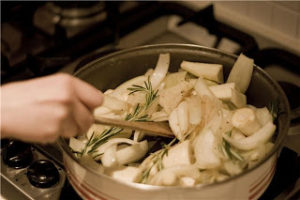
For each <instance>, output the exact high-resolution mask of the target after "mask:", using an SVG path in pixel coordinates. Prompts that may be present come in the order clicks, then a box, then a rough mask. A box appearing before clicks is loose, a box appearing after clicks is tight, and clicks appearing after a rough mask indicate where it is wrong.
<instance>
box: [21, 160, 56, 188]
mask: <svg viewBox="0 0 300 200" xmlns="http://www.w3.org/2000/svg"><path fill="white" fill-rule="evenodd" d="M27 178H28V180H29V182H30V183H31V184H32V185H33V186H35V187H38V188H48V187H51V186H52V185H54V184H55V183H57V182H58V181H59V173H58V170H57V169H56V167H55V166H54V164H53V163H52V162H50V161H48V160H37V161H35V162H33V163H32V164H31V165H30V166H29V168H28V169H27Z"/></svg>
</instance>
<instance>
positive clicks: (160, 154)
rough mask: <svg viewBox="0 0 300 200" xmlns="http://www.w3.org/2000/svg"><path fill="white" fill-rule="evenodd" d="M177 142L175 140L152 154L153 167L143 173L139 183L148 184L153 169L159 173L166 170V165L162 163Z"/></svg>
mask: <svg viewBox="0 0 300 200" xmlns="http://www.w3.org/2000/svg"><path fill="white" fill-rule="evenodd" d="M175 141H176V138H174V139H173V140H172V141H171V142H170V143H169V144H162V146H163V148H162V149H161V150H159V151H157V152H155V153H153V154H152V165H151V166H150V167H148V168H147V169H146V170H144V171H143V172H142V176H141V178H140V180H139V181H138V183H146V182H147V180H148V178H149V175H150V171H151V169H152V168H153V167H156V168H157V170H158V171H161V170H163V169H164V165H163V162H162V161H163V158H164V156H166V155H168V151H169V149H170V147H171V146H172V145H173V144H174V143H175Z"/></svg>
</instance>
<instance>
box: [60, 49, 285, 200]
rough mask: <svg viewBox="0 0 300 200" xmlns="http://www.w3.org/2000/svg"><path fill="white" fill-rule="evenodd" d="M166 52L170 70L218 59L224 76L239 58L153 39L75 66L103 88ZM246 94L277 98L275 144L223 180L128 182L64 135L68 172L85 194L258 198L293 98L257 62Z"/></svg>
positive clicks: (261, 99)
mask: <svg viewBox="0 0 300 200" xmlns="http://www.w3.org/2000/svg"><path fill="white" fill-rule="evenodd" d="M166 52H168V53H170V54H171V64H170V71H173V72H175V71H177V70H178V68H179V66H180V63H181V61H182V60H188V61H197V62H208V63H219V64H222V65H223V66H224V76H225V78H226V77H227V76H228V73H229V71H230V69H231V67H232V66H233V63H234V62H235V60H236V58H237V56H235V55H231V54H228V53H225V52H222V51H219V50H216V49H211V48H206V47H201V46H196V45H184V44H163V45H150V46H142V47H137V48H132V49H128V50H123V51H119V52H116V53H112V54H110V55H107V56H104V57H101V58H98V59H95V60H94V61H92V62H90V63H88V64H86V65H85V66H84V67H83V68H81V69H80V70H79V71H78V72H76V74H75V76H77V77H79V78H81V79H83V80H85V81H87V82H89V83H91V84H92V85H94V86H95V87H97V88H99V89H100V90H103V91H104V90H106V89H109V88H115V87H116V86H118V85H119V84H121V83H122V82H124V81H126V80H128V79H130V78H133V77H135V76H138V75H141V74H144V73H145V72H146V70H147V69H148V68H153V67H155V65H156V61H157V58H158V55H159V54H160V53H166ZM246 95H247V98H248V102H249V103H250V104H253V105H255V106H257V107H262V106H266V105H268V104H269V103H270V102H272V101H278V102H279V111H280V113H279V115H278V118H277V121H276V123H277V124H276V125H277V131H276V133H275V137H274V142H275V145H274V148H273V150H272V151H271V152H270V153H269V154H268V155H267V156H266V157H265V159H263V160H262V162H260V163H259V164H258V165H257V166H255V167H254V168H252V169H249V170H247V171H245V172H243V173H242V174H240V175H237V176H235V177H232V178H230V179H228V180H225V181H223V182H219V183H214V184H210V185H204V186H196V187H192V188H185V187H163V186H151V185H143V184H129V183H123V182H120V181H118V180H115V179H112V178H111V177H108V176H106V175H103V174H100V173H98V172H97V171H96V170H93V169H90V168H88V167H87V166H84V165H82V164H80V163H79V162H78V161H77V160H76V158H75V157H74V156H73V154H72V152H71V151H70V149H69V147H68V141H67V140H65V139H62V138H61V139H60V145H61V147H62V149H63V152H64V164H65V167H66V170H67V175H68V178H69V180H70V182H71V184H72V185H73V187H74V188H75V190H76V191H77V192H78V194H79V195H80V196H81V197H83V198H84V199H124V200H134V199H136V200H141V199H151V200H155V199H157V200H164V199H170V200H175V199H181V200H189V199H257V198H259V196H260V195H261V194H262V193H263V192H264V191H265V189H266V188H267V187H268V185H269V183H270V182H271V180H272V177H273V175H274V172H275V166H276V161H277V157H278V156H279V154H280V151H281V147H282V144H283V141H284V138H285V136H286V134H287V130H288V127H289V104H288V101H287V98H286V96H285V94H284V92H283V91H282V89H281V88H280V86H279V85H278V84H277V83H276V82H275V81H274V80H273V79H272V78H271V77H270V76H269V75H268V74H266V72H264V71H263V70H262V69H261V68H259V67H258V66H255V68H254V71H253V76H252V80H251V83H250V87H249V89H248V91H247V93H246Z"/></svg>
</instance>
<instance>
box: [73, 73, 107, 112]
mask: <svg viewBox="0 0 300 200" xmlns="http://www.w3.org/2000/svg"><path fill="white" fill-rule="evenodd" d="M74 88H75V93H76V95H77V97H78V98H79V100H80V101H81V102H82V103H83V104H84V105H85V106H86V107H87V108H88V109H89V110H93V109H94V108H96V107H98V106H100V105H101V104H102V102H103V96H104V95H103V93H102V92H101V91H99V90H98V89H96V88H95V87H93V86H92V85H90V84H88V83H86V82H84V81H82V80H80V79H77V78H74Z"/></svg>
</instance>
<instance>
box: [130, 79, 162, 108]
mask: <svg viewBox="0 0 300 200" xmlns="http://www.w3.org/2000/svg"><path fill="white" fill-rule="evenodd" d="M144 85H145V86H141V85H135V84H134V85H132V87H130V88H127V90H129V91H131V92H130V93H129V95H131V94H133V93H136V92H144V93H145V94H146V102H145V110H146V109H147V108H148V107H149V106H150V105H151V103H152V102H153V101H154V99H156V98H157V96H158V95H157V93H158V90H156V91H154V90H153V88H152V84H151V81H150V77H149V76H148V79H147V81H144Z"/></svg>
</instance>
